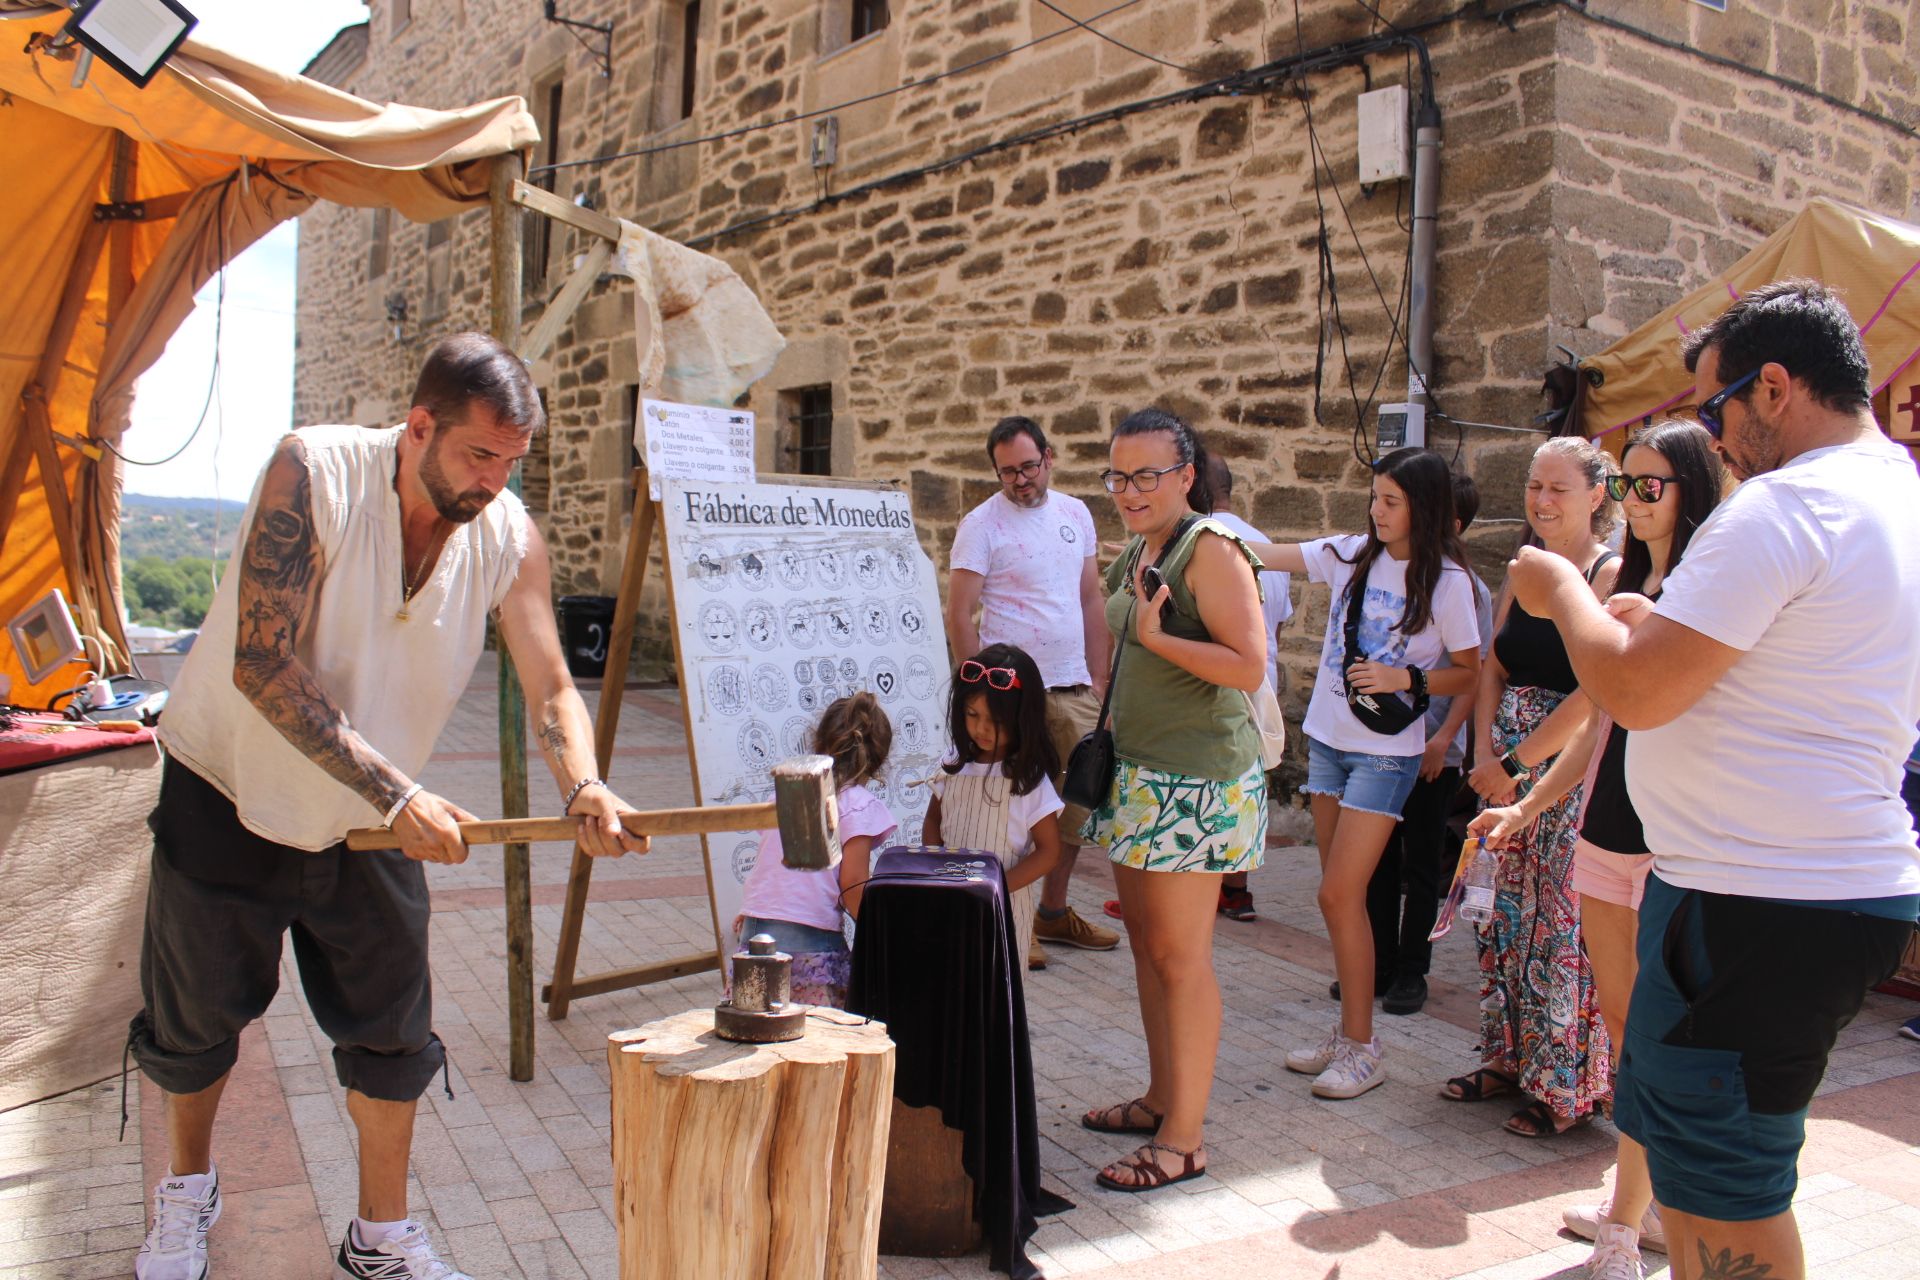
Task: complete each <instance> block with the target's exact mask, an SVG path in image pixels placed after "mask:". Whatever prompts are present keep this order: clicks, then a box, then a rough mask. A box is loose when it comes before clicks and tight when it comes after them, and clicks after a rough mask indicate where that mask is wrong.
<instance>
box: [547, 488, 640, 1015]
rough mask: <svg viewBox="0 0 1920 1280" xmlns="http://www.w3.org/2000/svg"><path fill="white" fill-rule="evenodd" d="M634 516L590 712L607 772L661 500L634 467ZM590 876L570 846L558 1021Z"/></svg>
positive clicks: (550, 1001) (555, 988)
mask: <svg viewBox="0 0 1920 1280" xmlns="http://www.w3.org/2000/svg"><path fill="white" fill-rule="evenodd" d="M632 483H633V488H634V498H633V520H632V522H631V524H630V525H629V527H628V530H627V553H626V560H625V561H624V562H623V563H622V565H621V567H620V593H619V595H618V597H616V599H615V601H614V606H613V634H612V636H610V637H609V638H608V640H607V674H606V677H605V678H604V679H603V680H602V681H601V684H600V706H599V708H598V709H597V710H596V711H595V713H594V718H593V750H594V758H595V759H596V760H597V761H598V762H599V765H600V776H601V777H603V778H604V777H605V776H606V775H607V771H608V770H609V769H610V768H611V767H612V765H613V742H614V738H615V736H616V735H617V734H618V732H619V730H620V707H621V703H622V702H624V701H625V699H626V693H627V664H628V661H629V659H630V658H631V657H632V656H633V629H634V621H635V619H636V618H637V616H638V615H639V612H640V590H641V588H642V587H644V586H645V585H646V581H647V555H648V553H649V552H650V551H651V549H652V546H653V530H654V525H655V524H656V523H657V521H658V518H659V510H660V508H659V504H657V503H655V502H654V501H653V500H652V499H651V498H649V497H648V496H647V478H646V472H645V471H644V470H636V471H635V472H634V473H633V480H632ZM592 880H593V859H592V858H590V857H589V856H587V853H586V851H585V850H584V849H582V848H581V847H580V846H579V845H577V844H576V845H575V846H574V847H573V867H572V869H571V870H570V871H569V872H568V874H567V902H566V906H565V908H564V909H563V910H562V912H561V916H560V939H559V943H558V945H557V946H556V947H555V948H554V954H553V981H552V983H551V985H549V986H548V988H547V990H546V993H545V994H546V999H547V1017H548V1019H549V1020H551V1021H554V1022H558V1021H559V1020H560V1019H562V1018H564V1017H566V1016H567V1007H568V1005H569V1004H570V1003H572V1000H573V990H574V982H573V979H574V973H575V968H576V966H577V965H578V963H579V959H580V929H581V926H582V925H583V924H584V923H585V921H586V915H587V890H588V887H589V885H590V883H591V882H592Z"/></svg>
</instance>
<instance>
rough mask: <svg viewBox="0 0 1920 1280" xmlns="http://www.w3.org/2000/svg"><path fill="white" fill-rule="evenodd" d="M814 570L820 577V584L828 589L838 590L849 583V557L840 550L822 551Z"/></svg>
mask: <svg viewBox="0 0 1920 1280" xmlns="http://www.w3.org/2000/svg"><path fill="white" fill-rule="evenodd" d="M813 571H814V573H815V574H817V575H818V576H819V578H820V585H821V586H823V587H826V588H827V589H828V590H836V589H838V588H840V587H844V586H845V585H847V558H846V556H845V555H844V554H842V553H841V552H838V551H822V552H821V553H820V558H819V560H817V561H815V562H814V566H813Z"/></svg>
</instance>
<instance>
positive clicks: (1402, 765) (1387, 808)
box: [1301, 736, 1420, 818]
mask: <svg viewBox="0 0 1920 1280" xmlns="http://www.w3.org/2000/svg"><path fill="white" fill-rule="evenodd" d="M1419 780H1420V757H1419V756H1377V755H1373V754H1372V753H1370V752H1366V751H1341V750H1340V749H1339V748H1337V747H1330V746H1328V745H1327V744H1326V743H1324V742H1322V741H1320V740H1319V739H1318V738H1315V737H1311V736H1309V737H1308V738H1307V785H1306V786H1304V787H1302V788H1301V790H1303V791H1305V792H1306V793H1307V794H1308V795H1310V796H1333V797H1335V798H1336V799H1338V800H1339V801H1340V807H1341V808H1342V809H1352V810H1353V811H1354V812H1356V813H1377V814H1380V815H1382V816H1383V817H1388V818H1398V817H1399V816H1400V810H1401V809H1402V808H1404V807H1405V806H1406V803H1407V796H1408V794H1410V793H1411V792H1412V791H1413V784H1414V783H1416V782H1418V781H1419Z"/></svg>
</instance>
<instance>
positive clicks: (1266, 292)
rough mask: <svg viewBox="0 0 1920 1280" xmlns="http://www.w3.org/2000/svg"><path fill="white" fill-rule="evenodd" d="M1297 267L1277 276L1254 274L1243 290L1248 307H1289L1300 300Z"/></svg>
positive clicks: (1299, 279)
mask: <svg viewBox="0 0 1920 1280" xmlns="http://www.w3.org/2000/svg"><path fill="white" fill-rule="evenodd" d="M1300 289H1301V273H1300V270H1299V268H1297V267H1296V268H1294V269H1293V270H1291V271H1286V272H1282V273H1281V274H1279V275H1277V276H1255V277H1254V278H1253V279H1251V280H1249V281H1247V284H1246V288H1245V290H1244V293H1245V296H1246V301H1247V305H1248V306H1249V307H1290V306H1292V305H1293V304H1294V303H1296V302H1298V301H1299V300H1300Z"/></svg>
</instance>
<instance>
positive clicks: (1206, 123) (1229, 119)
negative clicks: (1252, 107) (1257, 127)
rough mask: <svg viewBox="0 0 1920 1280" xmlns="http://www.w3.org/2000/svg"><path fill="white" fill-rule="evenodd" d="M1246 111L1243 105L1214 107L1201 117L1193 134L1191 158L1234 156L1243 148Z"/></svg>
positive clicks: (1247, 110) (1246, 127) (1240, 103)
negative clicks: (1192, 153)
mask: <svg viewBox="0 0 1920 1280" xmlns="http://www.w3.org/2000/svg"><path fill="white" fill-rule="evenodd" d="M1249 119H1250V115H1249V108H1248V106H1247V104H1246V103H1245V102H1235V103H1231V104H1229V105H1227V106H1220V107H1215V108H1213V109H1212V110H1210V111H1208V112H1207V114H1206V115H1204V116H1202V117H1201V118H1200V126H1199V128H1198V129H1197V130H1195V133H1194V158H1195V159H1197V160H1218V159H1220V158H1221V157H1223V156H1230V155H1237V154H1238V153H1239V152H1240V151H1241V150H1243V149H1244V148H1245V146H1246V142H1247V129H1248V121H1249Z"/></svg>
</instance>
